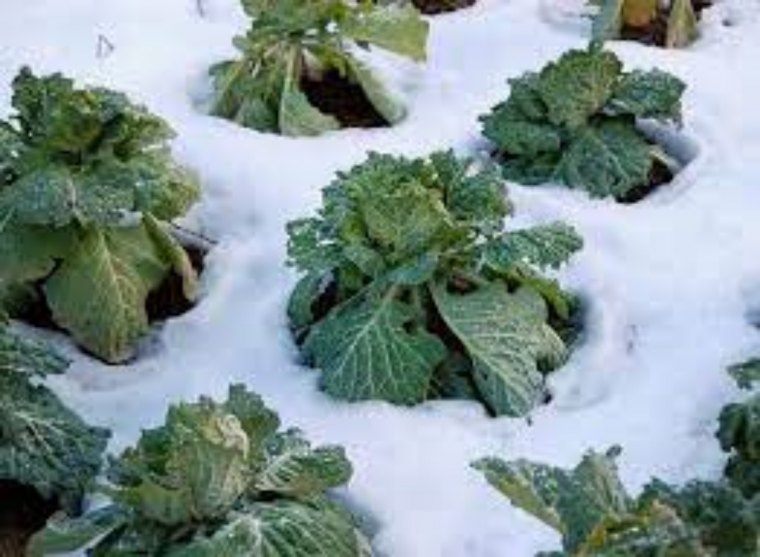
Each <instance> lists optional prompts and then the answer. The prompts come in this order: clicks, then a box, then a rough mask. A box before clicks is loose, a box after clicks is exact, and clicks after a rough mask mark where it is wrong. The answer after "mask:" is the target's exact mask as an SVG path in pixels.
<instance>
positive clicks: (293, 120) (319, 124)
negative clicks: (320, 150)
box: [278, 50, 340, 137]
mask: <svg viewBox="0 0 760 557" xmlns="http://www.w3.org/2000/svg"><path fill="white" fill-rule="evenodd" d="M297 55H298V53H297V51H295V50H293V51H292V52H291V54H290V59H289V61H288V69H287V70H286V76H285V82H284V85H283V88H282V96H281V97H280V103H279V110H278V114H279V116H278V119H279V127H280V131H281V132H282V134H283V135H288V136H293V137H298V136H307V137H308V136H313V135H320V134H322V133H324V132H327V131H331V130H337V129H339V128H340V123H339V122H338V120H336V119H335V118H334V117H332V116H329V115H327V114H324V113H322V112H321V111H320V110H319V109H318V108H316V107H315V106H314V105H313V104H311V102H310V101H309V99H308V97H307V96H306V94H305V93H304V92H303V91H301V89H299V87H298V82H299V80H300V75H298V74H299V71H300V70H298V69H297V66H296V65H295V57H296V56H297Z"/></svg>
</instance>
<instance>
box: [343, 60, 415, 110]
mask: <svg viewBox="0 0 760 557" xmlns="http://www.w3.org/2000/svg"><path fill="white" fill-rule="evenodd" d="M345 60H346V63H347V64H348V71H349V76H350V78H351V79H353V81H355V82H357V83H358V84H359V85H360V86H361V88H362V90H363V91H364V94H365V95H367V98H368V99H369V101H370V102H371V103H372V106H374V107H375V110H377V111H378V113H380V115H381V116H382V117H383V118H385V120H386V121H387V122H388V123H389V124H398V123H399V122H401V120H403V119H404V118H405V117H406V108H405V107H404V105H403V104H401V103H400V102H398V101H397V100H396V99H395V98H394V97H393V96H392V95H391V93H390V92H389V91H388V90H387V89H386V88H385V85H383V82H382V81H380V80H379V79H378V78H377V77H376V76H375V74H374V73H373V72H372V70H371V69H370V68H369V67H368V66H367V65H366V64H365V63H364V62H362V61H361V60H359V59H357V58H356V57H354V56H351V55H347V56H346V57H345Z"/></svg>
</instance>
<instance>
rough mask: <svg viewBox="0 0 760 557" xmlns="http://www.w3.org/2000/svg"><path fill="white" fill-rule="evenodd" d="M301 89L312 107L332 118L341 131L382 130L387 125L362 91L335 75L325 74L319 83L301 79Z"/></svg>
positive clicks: (313, 80)
mask: <svg viewBox="0 0 760 557" xmlns="http://www.w3.org/2000/svg"><path fill="white" fill-rule="evenodd" d="M301 89H302V90H303V92H304V93H305V94H306V97H307V98H308V99H309V102H310V103H311V104H313V105H314V106H315V107H317V108H318V109H319V110H320V111H322V112H324V113H325V114H329V115H330V116H333V117H335V118H336V119H337V120H338V122H340V124H341V126H342V127H344V128H381V127H385V126H388V125H389V122H388V121H387V120H386V119H385V118H383V116H382V115H381V114H380V113H379V112H378V111H377V110H376V109H375V107H374V106H373V105H372V103H371V102H370V101H369V99H368V98H367V95H365V94H364V90H363V89H362V88H361V87H360V86H359V85H358V84H356V83H352V82H350V81H349V80H348V79H346V78H345V77H343V76H342V75H340V73H338V72H337V71H334V70H332V71H328V72H326V73H325V74H323V75H322V76H320V79H312V78H310V77H308V76H304V78H303V79H302V80H301Z"/></svg>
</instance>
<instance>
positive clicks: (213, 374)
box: [0, 0, 760, 557]
mask: <svg viewBox="0 0 760 557" xmlns="http://www.w3.org/2000/svg"><path fill="white" fill-rule="evenodd" d="M203 4H204V6H205V17H200V16H199V14H198V12H197V8H196V2H195V0H162V1H161V2H155V1H154V0H67V1H65V2H63V1H61V0H33V1H29V0H23V1H22V0H2V2H0V9H2V13H3V17H2V19H0V83H1V84H3V85H2V87H0V112H6V111H7V110H8V109H9V88H8V87H7V86H6V84H8V83H9V82H10V80H11V79H12V78H13V76H14V75H15V73H16V71H17V70H18V67H19V66H20V65H22V64H30V65H31V66H33V67H34V69H35V70H36V71H39V72H51V71H63V72H65V73H67V74H70V75H72V76H74V77H76V78H77V79H79V80H81V81H83V82H86V83H91V84H98V85H105V86H109V87H113V88H118V89H122V90H124V91H126V92H127V93H129V94H130V95H131V96H133V97H134V98H135V99H138V100H140V101H141V102H144V103H145V104H147V105H148V106H149V107H150V108H151V109H152V110H154V111H155V112H157V113H159V114H161V115H162V116H163V117H165V118H166V119H167V120H169V121H170V123H171V124H172V125H173V126H174V128H175V129H176V131H177V132H178V137H177V139H176V141H175V142H174V148H175V153H176V155H177V157H178V158H179V159H180V160H182V161H183V162H184V163H186V164H187V165H189V166H191V167H193V168H195V169H196V170H197V171H198V173H199V174H200V176H201V177H202V180H203V183H204V186H205V196H204V199H203V202H202V203H201V204H200V205H199V206H198V207H197V209H196V210H195V211H194V212H193V214H192V215H191V216H190V217H189V219H188V225H189V226H193V227H197V228H198V229H200V230H202V231H203V232H204V233H205V234H207V235H209V236H212V237H214V238H215V239H217V240H218V246H217V247H216V249H215V250H214V251H213V252H212V253H211V255H210V257H209V259H208V262H207V264H208V266H207V273H206V274H205V276H204V279H203V289H204V296H203V300H202V302H201V303H200V304H199V305H198V306H197V307H196V308H195V309H194V310H193V311H191V312H189V313H187V314H185V315H183V316H181V317H179V318H176V319H173V320H171V321H170V322H168V323H166V324H165V325H164V326H162V327H161V328H157V329H156V330H155V332H154V334H153V335H152V337H151V338H150V339H149V340H147V341H146V342H145V343H144V346H143V349H142V356H141V358H140V359H139V360H138V361H137V362H135V363H134V364H131V365H129V366H122V367H116V368H114V367H106V366H104V365H102V364H99V363H97V362H95V361H93V360H91V359H88V358H86V357H84V356H81V355H80V354H79V353H78V352H76V349H75V348H73V347H72V346H71V345H69V344H68V341H67V340H66V339H65V338H64V337H62V336H54V337H53V340H54V341H55V342H56V344H57V345H58V346H60V347H61V349H62V350H63V351H65V352H66V353H67V354H68V355H70V356H71V357H73V358H74V360H75V362H74V365H73V367H72V369H71V371H70V372H69V373H68V374H67V375H66V376H64V377H62V378H56V379H55V380H53V386H54V387H55V388H56V390H57V391H58V392H59V393H60V394H61V396H62V397H63V398H64V399H65V400H66V401H67V402H68V403H70V404H71V405H72V406H74V407H75V408H76V409H77V410H78V411H80V412H81V413H83V414H84V415H85V416H86V417H87V418H88V419H90V420H91V421H93V422H95V423H97V424H99V425H104V426H107V427H109V428H111V429H112V430H113V431H114V437H113V440H112V443H111V449H112V450H114V451H118V450H120V449H121V448H123V447H124V446H125V445H127V444H129V443H132V442H134V440H135V439H136V437H137V436H138V435H139V431H140V429H141V428H144V427H150V426H153V425H156V424H157V423H159V422H161V421H162V420H163V416H164V413H165V411H166V407H167V405H168V404H169V403H170V402H172V401H176V400H179V399H185V400H189V399H194V398H196V397H197V396H198V395H200V394H207V395H211V396H223V395H224V393H225V391H226V388H227V385H228V384H229V383H232V382H238V381H242V382H245V383H247V384H248V385H250V386H252V387H253V388H254V389H255V390H256V391H258V392H259V393H261V394H262V396H264V398H265V399H266V400H267V402H268V404H270V405H271V406H273V407H274V408H276V409H277V410H278V411H279V412H280V415H281V417H282V419H283V422H284V423H286V424H288V425H293V426H298V427H301V428H302V429H304V430H305V431H306V432H307V433H308V435H309V436H310V437H311V438H312V439H314V440H315V441H318V442H323V443H328V442H329V443H339V444H343V445H345V447H346V448H347V450H348V453H349V455H350V457H351V458H352V460H353V462H354V464H355V469H356V473H355V477H354V479H353V481H352V482H351V484H350V486H349V488H348V489H347V490H346V491H345V493H343V494H342V496H344V497H346V499H347V500H348V501H350V503H351V504H352V505H353V506H354V507H355V508H356V509H357V510H358V511H360V512H361V513H362V514H363V515H364V516H365V517H366V522H367V527H368V529H369V530H370V533H371V534H372V535H373V544H374V547H375V548H376V549H377V551H378V553H379V554H380V555H387V556H392V557H438V556H441V557H444V556H445V557H449V556H457V557H458V556H473V557H491V556H504V557H523V556H526V557H527V556H531V555H533V554H534V553H535V552H536V551H538V550H542V549H543V550H548V549H553V548H556V547H557V544H558V536H557V535H556V534H554V533H553V532H552V531H550V530H549V529H548V528H546V527H544V526H543V525H541V524H540V523H539V522H537V521H535V520H533V519H531V518H529V517H527V516H526V515H525V514H523V513H521V512H519V511H517V510H515V509H513V508H512V507H511V506H510V505H509V503H508V502H507V501H506V499H504V498H502V497H501V496H500V495H499V494H497V493H496V492H495V491H494V490H492V489H491V488H490V487H488V486H487V485H486V483H485V482H484V481H483V479H482V478H481V477H480V476H479V474H478V473H476V472H475V471H473V470H471V469H470V468H469V463H470V462H471V461H473V460H474V459H476V458H478V457H481V456H484V455H488V454H498V455H500V456H503V457H505V458H518V457H526V458H531V459H535V460H542V461H547V462H550V463H554V464H558V465H571V464H573V463H575V462H577V460H578V458H579V457H580V455H581V454H582V453H583V452H584V451H585V450H586V449H588V448H597V449H600V450H603V449H605V448H607V447H608V446H610V445H612V444H619V445H621V446H622V447H623V449H624V453H623V456H622V457H621V459H620V466H621V472H622V476H623V479H624V481H625V483H626V484H627V485H628V486H629V487H630V488H631V489H633V490H636V489H638V488H640V487H641V485H642V484H643V483H644V482H646V481H647V480H648V479H649V478H650V477H651V476H652V475H658V476H660V477H662V478H663V479H665V480H669V481H674V482H683V481H685V480H686V479H688V478H691V477H694V476H700V477H715V476H717V475H718V474H719V473H720V470H721V467H722V465H723V463H724V456H723V455H722V454H721V452H720V450H719V447H718V444H717V442H716V441H715V439H714V437H713V434H714V429H715V418H716V416H717V413H718V410H719V408H720V407H721V406H722V405H723V404H725V403H726V402H727V401H729V400H732V399H734V398H737V397H738V396H739V394H738V393H737V390H736V389H735V388H734V387H733V385H732V384H731V382H730V380H729V379H728V378H727V376H726V374H725V371H724V368H725V367H726V366H727V365H728V364H730V363H734V362H737V361H740V360H741V359H743V358H745V357H747V356H750V355H753V354H757V353H758V352H760V334H758V332H757V331H756V329H755V328H754V327H753V325H752V323H751V321H752V319H751V316H752V315H753V314H756V313H757V311H758V310H760V256H758V255H760V219H758V218H757V216H756V214H757V213H756V211H757V209H756V208H757V207H758V206H760V185H759V184H758V183H757V182H758V178H760V169H759V168H758V167H757V165H758V161H759V160H760V121H759V120H758V117H757V115H758V109H757V107H758V103H757V97H755V94H757V90H755V89H754V88H755V87H758V88H760V65H758V64H757V53H758V52H760V50H758V49H760V22H758V18H757V17H756V15H755V14H756V13H758V7H760V6H759V5H758V2H757V1H756V0H722V1H720V2H719V3H718V5H717V6H715V7H714V8H712V9H710V10H709V11H708V12H707V13H706V14H705V17H704V19H703V23H702V37H701V39H700V40H699V42H697V43H696V44H695V45H694V46H693V47H691V48H689V49H687V50H683V51H665V50H661V49H655V48H648V47H644V46H641V45H638V44H634V43H615V44H614V45H613V46H612V48H613V49H614V50H615V51H616V52H617V53H618V54H619V55H620V56H621V57H622V58H623V59H624V61H625V62H626V65H627V67H628V68H633V67H641V68H645V69H646V68H651V67H653V66H658V67H661V68H662V69H665V70H668V71H671V72H673V73H675V74H676V75H678V76H680V77H681V78H682V79H684V80H685V81H686V82H687V83H688V86H689V88H688V90H687V93H686V96H685V106H684V112H685V126H684V128H683V129H682V130H681V131H680V132H679V133H677V134H675V135H674V134H672V133H671V134H669V135H668V136H667V138H666V140H667V143H668V145H669V146H670V147H671V149H672V150H673V151H674V152H675V154H677V155H678V156H679V157H682V158H686V159H689V161H690V162H689V165H688V166H687V168H686V169H685V170H684V171H683V172H682V173H681V174H680V175H679V176H678V177H677V179H676V180H675V182H674V183H673V184H672V185H671V186H667V187H665V188H663V189H661V190H660V191H658V192H656V193H655V194H654V195H651V196H650V197H648V198H647V199H646V200H644V201H643V202H641V203H638V204H636V205H633V206H621V205H617V204H615V203H613V202H609V201H592V200H590V199H589V198H588V197H587V196H586V195H584V194H582V193H578V192H570V191H567V190H564V189H560V188H553V187H541V188H523V187H519V186H511V187H510V191H511V196H512V198H513V200H514V202H515V204H516V206H517V210H518V218H519V222H523V223H524V222H545V221H551V220H555V219H564V220H566V221H568V222H570V223H571V224H573V225H574V226H576V227H577V228H578V229H579V231H580V232H581V233H582V234H583V236H584V237H585V240H586V247H585V249H584V251H583V252H582V254H581V255H580V256H578V257H577V258H576V259H575V260H574V261H573V263H572V264H571V265H569V266H568V267H567V268H566V269H565V270H563V271H562V272H561V273H560V278H561V279H562V281H563V282H564V284H566V285H567V286H568V287H569V288H571V289H573V290H575V291H577V292H579V293H580V294H581V295H582V296H583V297H584V299H586V301H587V304H588V313H587V319H586V332H585V337H584V339H583V342H582V343H581V344H580V345H579V346H578V348H577V350H576V351H575V353H574V354H573V356H572V358H571V360H570V362H569V363H568V364H567V365H566V366H565V367H564V368H563V369H562V370H560V371H559V372H557V373H556V374H555V375H554V376H553V378H552V381H551V382H552V388H553V390H554V394H555V398H554V401H553V402H552V403H551V404H550V405H548V406H545V407H543V408H540V409H538V410H537V411H536V412H535V413H534V415H533V417H532V423H528V422H526V421H525V420H515V419H508V418H502V419H491V418H489V417H487V416H486V414H485V413H484V412H483V410H482V408H480V407H479V406H478V405H476V404H472V403H464V402H431V403H427V404H423V405H420V406H418V407H416V408H397V407H393V406H390V405H388V404H385V403H377V402H368V403H362V404H345V403H340V402H336V401H334V400H331V399H329V398H327V397H326V396H325V395H323V394H322V393H320V392H319V391H318V390H317V389H316V378H317V372H315V371H313V370H309V369H305V368H303V367H301V366H299V365H298V363H297V354H296V350H295V348H294V346H293V344H292V342H291V340H290V337H289V333H288V331H287V329H286V326H285V320H284V304H285V301H286V299H287V295H288V293H289V290H290V288H291V287H292V285H293V283H294V280H295V275H294V274H293V272H292V271H291V270H290V269H288V268H287V267H286V266H285V265H284V257H285V249H284V246H285V234H284V224H285V223H286V222H287V221H288V220H289V219H292V218H294V217H298V216H303V215H306V214H307V213H309V212H310V211H311V210H313V209H314V208H315V207H316V205H317V203H318V202H319V191H320V188H321V187H322V186H323V185H325V184H327V182H328V181H329V180H330V179H331V177H332V175H333V173H334V172H335V171H336V170H338V169H341V168H345V167H347V166H350V165H352V164H355V163H358V162H360V161H361V160H362V159H363V158H364V153H365V152H366V151H368V150H374V151H383V152H394V153H405V154H407V155H417V154H425V153H428V152H429V151H431V150H434V149H437V148H447V147H454V148H456V149H457V150H458V151H460V152H462V153H465V152H467V153H476V152H479V151H482V150H483V149H484V148H485V145H484V144H483V142H482V140H480V139H479V125H478V122H477V116H478V115H479V114H481V113H483V112H485V111H486V110H487V109H488V108H489V107H490V106H491V105H492V104H494V103H495V102H496V101H498V100H500V99H502V98H504V97H505V96H506V94H507V92H508V91H507V87H506V85H505V80H506V78H508V77H512V76H516V75H518V74H520V73H522V72H523V71H525V70H528V69H535V68H538V67H540V66H541V65H543V64H544V63H545V62H547V61H548V60H550V59H552V58H555V57H557V56H558V55H559V54H560V53H561V52H562V51H563V50H565V49H567V48H570V47H579V46H582V45H583V44H584V42H585V40H586V37H587V36H588V23H587V22H586V21H584V20H582V19H579V18H578V17H577V14H578V13H579V10H582V4H583V2H582V0H572V1H569V0H542V1H541V2H536V1H529V0H511V1H510V0H505V1H499V0H480V1H479V2H478V4H477V5H476V6H475V7H474V8H472V9H469V10H465V11H462V12H459V13H456V14H452V15H447V16H441V17H436V18H435V19H431V25H432V31H431V38H430V44H429V61H428V63H427V65H425V66H415V65H414V64H410V63H408V62H405V61H401V60H399V59H396V58H394V57H392V56H383V55H381V54H372V55H371V58H372V60H373V61H374V62H375V64H376V65H377V66H378V67H380V68H382V69H383V71H384V73H385V75H386V76H387V77H388V79H389V80H391V81H392V83H393V84H394V87H395V88H396V89H397V90H398V91H399V93H400V94H401V95H403V97H404V98H405V99H406V101H407V103H408V105H409V109H410V116H409V118H408V119H407V120H406V121H405V122H404V123H403V124H402V125H399V126H397V127H395V128H392V129H387V130H350V131H341V132H336V133H332V134H329V135H326V136H323V137H319V138H313V139H288V138H282V137H277V136H274V135H265V134H259V133H256V132H254V131H251V130H246V129H242V128H239V127H237V126H235V125H233V124H231V123H229V122H225V121H222V120H218V119H214V118H211V117H209V116H207V115H205V114H204V112H203V106H204V103H205V102H206V99H207V96H208V88H209V84H208V82H207V80H206V78H205V70H206V68H207V67H208V66H209V65H210V64H211V63H213V62H215V61H218V60H220V59H222V58H224V57H225V56H228V55H230V54H231V53H232V47H231V45H230V40H231V38H232V36H233V34H235V33H237V32H240V31H242V30H243V29H244V28H245V18H244V16H243V14H242V12H241V10H240V9H239V8H238V6H237V0H205V1H204V2H203ZM558 6H559V8H561V9H557V8H558ZM99 36H103V37H105V38H106V39H107V40H108V41H109V42H110V43H112V44H113V47H114V49H113V51H112V52H110V53H101V55H100V56H99V55H98V47H97V45H98V41H99V39H98V37H99ZM101 42H102V41H101Z"/></svg>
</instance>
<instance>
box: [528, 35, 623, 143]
mask: <svg viewBox="0 0 760 557" xmlns="http://www.w3.org/2000/svg"><path fill="white" fill-rule="evenodd" d="M621 69H622V64H621V63H620V61H619V60H618V59H617V57H616V56H615V55H614V54H613V53H612V52H607V51H603V50H597V49H591V50H571V51H570V52H567V53H565V54H563V55H562V57H561V58H560V59H559V60H558V61H556V62H551V63H550V64H548V65H547V66H546V67H545V68H544V69H543V70H542V71H541V76H540V77H541V79H540V82H539V84H538V88H539V91H540V94H541V98H542V100H543V101H544V103H546V107H547V109H548V111H549V120H550V121H551V122H552V123H553V124H558V125H564V126H567V127H568V128H571V129H573V128H578V127H580V126H583V125H584V124H586V122H587V121H588V118H589V117H590V116H591V115H593V114H595V113H596V112H598V111H599V110H600V109H601V108H602V107H603V106H604V105H605V103H606V102H607V99H609V97H610V95H611V94H612V91H613V87H614V85H615V82H616V80H617V78H618V76H619V74H620V71H621Z"/></svg>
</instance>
